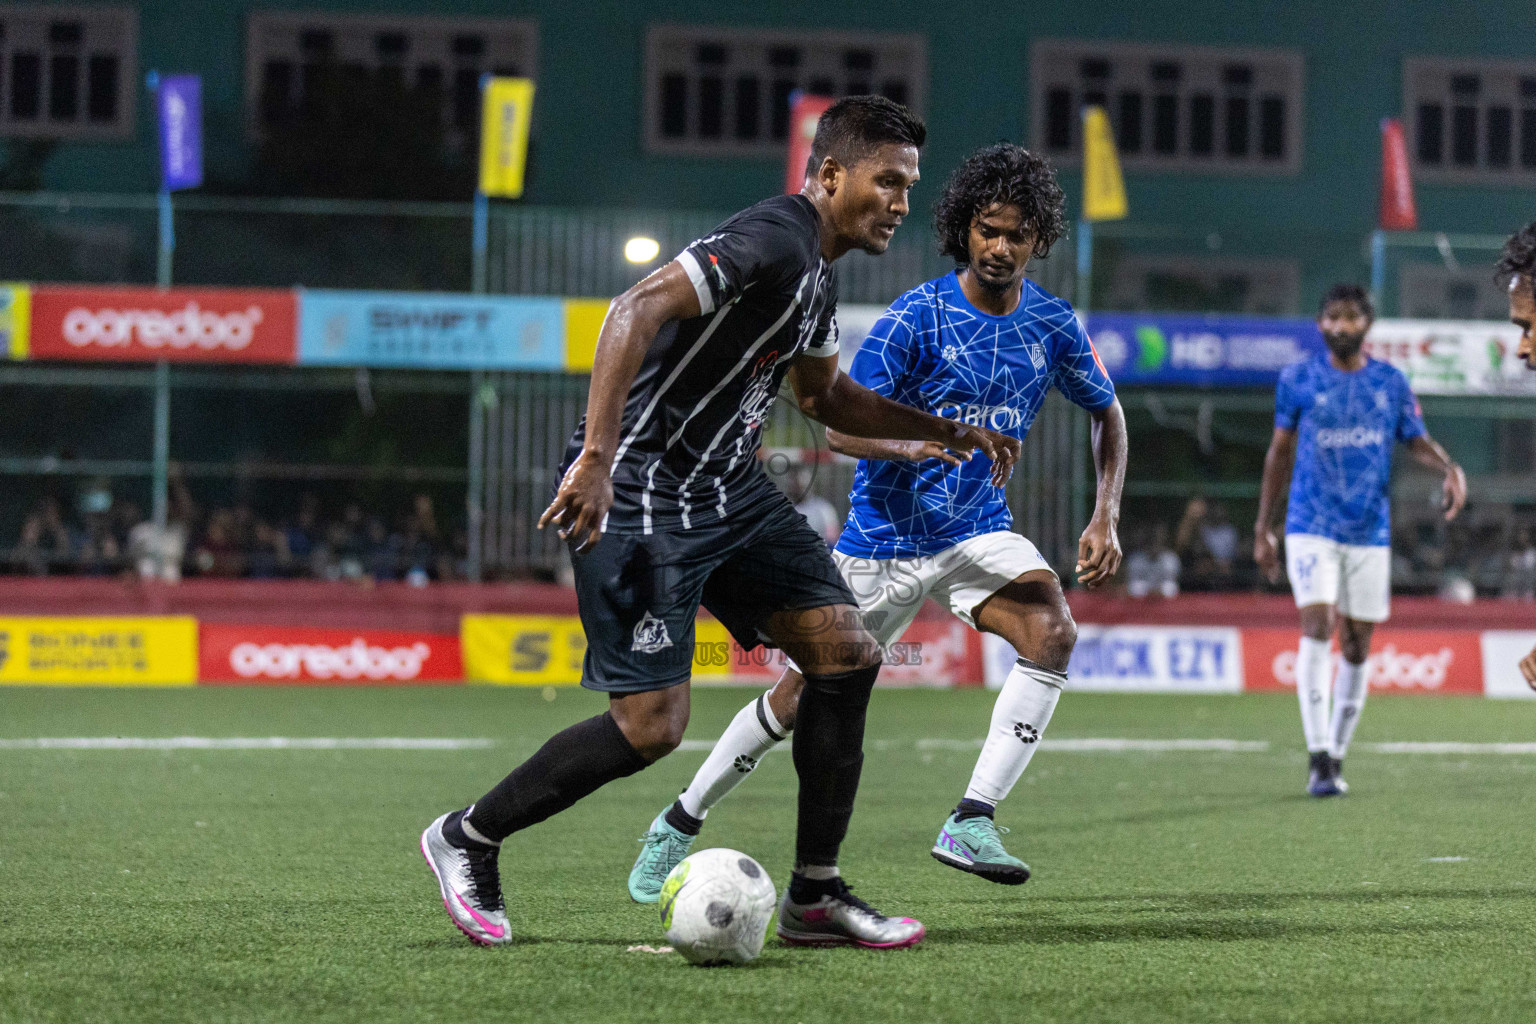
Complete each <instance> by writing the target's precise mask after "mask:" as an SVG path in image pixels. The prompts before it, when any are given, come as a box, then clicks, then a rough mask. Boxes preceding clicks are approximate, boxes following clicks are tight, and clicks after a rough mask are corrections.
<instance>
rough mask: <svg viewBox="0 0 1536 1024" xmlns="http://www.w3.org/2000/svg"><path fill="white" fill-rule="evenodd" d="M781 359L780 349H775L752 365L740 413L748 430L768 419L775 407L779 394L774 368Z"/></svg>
mask: <svg viewBox="0 0 1536 1024" xmlns="http://www.w3.org/2000/svg"><path fill="white" fill-rule="evenodd" d="M778 361H779V353H778V350H777V349H775V350H774V351H772V352H769V353H768V354H767V355H765V356H763V357H762V358H761V359H759V360H758V361H757V364H756V365H755V366H753V367H752V376H751V378H750V379H748V381H747V388H746V390H745V391H744V392H743V393H742V396H741V408H740V410H739V415H740V416H741V421H742V422H743V423H745V424H746V425H747V429H748V430H753V429H756V428H757V427H760V426H762V425H763V422H764V421H765V420H767V419H768V411H769V410H770V409H772V408H773V403H774V401H775V400H776V399H777V398H778V397H779V394H778V392H777V391H776V390H774V387H773V368H774V366H775V365H777V363H778Z"/></svg>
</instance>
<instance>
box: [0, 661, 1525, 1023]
mask: <svg viewBox="0 0 1536 1024" xmlns="http://www.w3.org/2000/svg"><path fill="white" fill-rule="evenodd" d="M749 693H750V691H746V690H728V689H705V690H700V691H697V693H696V697H695V714H694V720H693V724H692V725H691V726H690V729H689V737H690V738H695V739H709V738H713V737H715V736H718V735H719V733H720V731H721V729H722V728H723V727H724V725H725V723H726V722H727V721H729V719H730V717H731V715H732V714H733V713H734V712H735V711H736V710H737V708H739V707H740V706H741V705H742V703H744V702H745V700H746V699H748V696H749ZM990 706H991V695H990V694H987V693H983V692H974V691H972V692H967V691H951V692H927V691H882V692H880V693H878V694H877V695H876V699H875V703H874V706H873V709H872V712H871V718H870V726H869V737H870V741H871V742H870V743H869V750H868V756H867V758H866V761H865V767H864V785H863V789H862V792H861V794H860V798H859V805H858V809H857V813H856V814H855V817H854V822H853V828H852V832H851V835H850V837H849V840H848V843H847V844H846V846H845V847H844V858H843V860H844V868H845V874H846V875H847V877H848V878H849V879H850V881H851V882H852V883H853V884H854V886H855V889H856V891H857V892H858V893H859V894H860V895H861V896H864V897H865V898H866V899H868V900H869V901H870V902H872V903H873V904H875V905H876V906H877V907H880V908H882V909H883V910H885V911H886V912H888V913H889V912H899V913H903V914H911V915H913V916H916V917H919V918H921V919H922V920H923V921H924V922H925V923H926V924H927V926H928V939H927V941H926V942H925V943H924V944H923V945H922V946H921V947H919V948H917V949H914V950H905V951H895V952H873V951H863V950H851V949H844V950H804V949H789V948H786V947H784V946H782V945H781V944H779V943H778V942H777V940H775V939H774V938H772V936H770V937H769V940H768V943H767V946H766V948H765V949H764V952H763V955H762V956H761V957H760V958H759V959H758V960H757V961H756V962H754V963H753V964H751V965H749V966H747V967H744V968H718V969H711V970H701V969H698V968H694V967H691V966H689V965H688V964H687V963H685V962H684V961H683V960H682V959H681V958H680V957H678V956H676V955H664V956H658V955H652V954H648V953H644V952H629V951H627V950H628V947H630V946H632V945H638V944H651V945H660V944H661V943H662V936H661V933H660V928H659V925H658V923H657V916H656V911H655V909H654V908H653V907H641V906H636V905H634V904H632V903H630V902H629V900H628V898H627V896H626V894H625V889H624V882H625V876H626V874H627V872H628V869H629V866H630V863H631V861H632V859H633V856H634V853H635V851H636V849H637V845H636V842H635V840H636V838H637V837H638V836H639V835H640V834H641V833H642V832H644V831H645V829H646V826H647V824H648V823H649V821H650V819H651V817H652V816H653V815H654V814H655V813H656V811H657V810H658V809H660V808H661V807H663V806H665V805H666V804H667V803H668V802H669V801H670V800H671V799H672V798H673V797H674V796H675V795H676V793H677V792H678V791H679V789H681V788H682V786H683V785H684V784H685V783H686V781H687V779H688V777H689V776H690V775H691V773H692V772H693V771H694V769H695V768H697V767H698V765H699V764H700V762H701V760H702V758H703V756H704V755H703V753H702V752H699V751H681V752H679V753H677V754H674V755H673V756H672V757H670V758H668V759H667V760H666V761H664V762H662V763H661V764H659V765H657V766H656V767H654V768H652V769H650V770H648V771H646V772H644V773H642V774H640V775H638V776H635V777H633V778H630V779H626V780H623V781H620V782H618V783H615V784H614V785H612V786H609V787H607V788H606V789H604V790H602V791H599V792H598V793H597V794H596V795H595V796H593V797H591V798H589V799H588V800H586V801H584V802H583V803H581V804H579V805H578V806H577V807H576V808H574V809H573V810H571V811H569V812H567V813H566V814H564V815H561V816H560V817H558V818H556V819H554V820H552V821H550V822H546V823H545V824H543V825H541V826H538V827H536V828H534V829H531V830H529V831H527V832H525V833H522V834H520V835H518V836H514V837H513V838H512V839H510V840H509V841H508V842H507V844H506V846H505V847H504V849H503V853H502V857H501V862H502V873H503V878H504V881H505V885H506V889H507V901H508V905H509V911H510V913H511V916H512V924H513V928H514V931H515V933H516V935H517V941H516V942H515V943H514V944H512V945H511V946H508V947H503V948H499V949H494V950H487V949H480V948H476V947H473V946H471V945H470V944H469V943H468V942H467V941H466V940H465V939H464V938H463V937H462V936H461V935H460V934H459V933H458V932H457V931H455V930H454V929H453V927H452V926H451V925H450V924H449V921H448V918H447V916H446V914H445V913H444V912H443V910H442V906H441V904H440V902H439V900H438V894H437V890H436V886H435V883H434V882H433V879H432V877H431V875H430V873H429V872H428V870H427V868H426V866H425V865H424V864H423V863H422V860H421V856H420V853H419V852H418V850H417V836H418V834H419V832H420V831H421V829H422V827H423V826H425V825H426V824H427V822H429V821H430V820H431V819H432V818H433V817H435V816H436V815H437V814H439V813H441V812H443V811H445V810H448V809H451V808H454V807H458V806H462V805H464V804H465V803H467V802H468V801H469V800H471V799H473V798H474V797H476V796H478V795H479V794H480V793H481V792H483V791H484V790H485V789H486V788H487V787H489V785H490V784H491V783H493V782H494V781H496V780H497V779H499V778H500V777H501V776H502V775H503V774H504V773H505V772H506V771H507V770H509V769H510V768H511V767H513V766H514V765H515V764H516V763H517V762H518V761H519V760H520V759H522V758H523V757H525V756H526V755H527V754H529V753H530V752H531V751H532V750H534V749H535V748H536V746H537V745H538V744H539V743H540V742H542V741H543V739H544V738H546V737H547V736H548V735H549V734H550V733H552V732H553V731H555V730H557V729H558V728H561V727H563V726H564V725H567V724H569V723H570V722H573V721H575V720H577V719H578V718H581V717H585V716H587V715H591V714H595V713H597V712H598V711H599V710H600V709H601V707H602V702H601V700H600V699H599V698H597V697H596V696H594V695H592V694H588V693H584V692H579V691H573V690H561V691H559V692H558V693H556V692H555V691H545V692H543V693H541V692H539V691H523V690H510V689H494V688H448V689H426V688H423V689H398V690H397V689H375V690H366V689H217V688H208V689H196V690H187V691H143V690H139V691H111V690H87V689H81V690H68V689H64V690H47V689H4V690H0V737H43V736H52V737H59V736H107V735H121V736H180V735H192V736H340V737H378V736H402V737H431V736H436V737H488V738H491V739H493V740H495V741H496V742H495V745H494V746H492V747H490V748H487V749H474V750H455V751H374V750H350V751H303V750H260V751H234V750H191V751H172V752H162V751H145V750H86V751H70V750H29V749H0V1021H6V1022H10V1021H84V1020H99V1021H113V1022H135V1021H198V1022H205V1021H235V1020H239V1021H244V1020H259V1021H281V1022H285V1024H292V1022H300V1021H373V1020H379V1021H429V1020H441V1021H469V1020H473V1021H525V1020H527V1021H534V1020H550V1021H560V1022H562V1024H583V1022H587V1021H599V1022H603V1024H618V1022H624V1021H655V1022H658V1024H676V1022H693V1021H722V1022H726V1021H757V1020H762V1021H773V1022H794V1021H837V1022H840V1024H855V1022H863V1021H893V1022H894V1021H926V1020H933V1021H940V1020H942V1021H945V1022H946V1024H966V1022H970V1021H980V1020H987V1021H991V1020H997V1021H1033V1020H1040V1021H1046V1020H1050V1021H1114V1022H1139V1021H1200V1022H1206V1021H1292V1020H1294V1021H1318V1022H1326V1024H1355V1022H1362V1021H1382V1022H1388V1021H1390V1022H1405V1021H1435V1022H1437V1024H1441V1022H1447V1021H1453V1022H1465V1021H1484V1020H1486V1021H1525V1020H1533V1019H1536V877H1533V867H1536V838H1533V837H1536V755H1529V754H1526V755H1512V756H1511V755H1495V754H1481V753H1479V754H1455V755H1428V756H1426V755H1408V754H1389V753H1378V752H1372V751H1370V750H1368V749H1365V748H1364V747H1363V745H1365V744H1371V743H1375V742H1381V741H1386V740H1394V741H1396V740H1419V741H1423V740H1436V741H1443V740H1461V741H1469V742H1488V741H1529V740H1532V739H1536V704H1511V703H1497V702H1488V701H1482V700H1466V699H1453V698H1407V697H1405V698H1387V699H1377V700H1375V701H1373V702H1372V704H1371V705H1370V706H1369V707H1368V708H1367V709H1366V713H1365V718H1364V722H1363V724H1362V726H1361V729H1360V735H1359V736H1358V737H1357V744H1358V745H1362V747H1361V749H1359V750H1358V751H1357V752H1356V753H1355V754H1353V755H1352V756H1351V757H1350V759H1349V763H1348V765H1347V769H1348V770H1347V773H1346V774H1347V777H1348V779H1349V782H1350V783H1351V785H1352V786H1353V790H1354V791H1353V793H1352V794H1351V795H1350V796H1349V797H1347V798H1346V799H1343V800H1337V801H1331V802H1317V801H1312V800H1308V799H1307V798H1306V797H1304V796H1303V795H1302V787H1303V783H1304V778H1305V757H1304V753H1303V752H1302V751H1301V750H1300V749H1299V742H1298V740H1299V734H1300V727H1299V723H1298V721H1297V717H1298V716H1297V714H1296V710H1295V702H1294V698H1291V697H1287V696H1284V695H1274V696H1266V695H1247V696H1241V697H1161V696H1121V695H1090V694H1072V693H1069V694H1068V695H1067V696H1066V697H1065V699H1064V700H1063V701H1062V704H1061V707H1060V709H1059V710H1058V712H1057V715H1056V718H1055V720H1054V721H1053V722H1052V724H1051V729H1050V732H1049V734H1048V737H1047V738H1048V739H1051V738H1063V737H1101V736H1102V737H1146V738H1212V737H1219V738H1227V739H1237V740H1260V741H1268V743H1269V744H1270V747H1269V749H1268V750H1267V751H1264V752H1241V753H1216V752H1206V751H1200V752H1179V753H1075V752H1067V751H1061V750H1056V751H1053V750H1050V749H1048V748H1047V749H1044V750H1042V751H1041V752H1040V754H1039V755H1038V756H1037V757H1036V758H1035V761H1034V763H1033V765H1032V766H1031V768H1030V770H1029V772H1028V773H1027V775H1026V776H1025V779H1024V781H1023V782H1022V783H1021V784H1020V785H1019V786H1018V788H1017V789H1016V790H1015V792H1014V794H1013V796H1012V797H1011V798H1010V799H1009V800H1008V801H1007V803H1005V804H1004V805H1003V808H1002V810H1001V812H1000V814H999V822H1000V823H1001V824H1004V825H1007V826H1010V827H1011V828H1012V829H1013V833H1012V835H1011V836H1009V837H1008V842H1009V844H1010V846H1011V848H1013V849H1014V850H1015V852H1017V853H1019V854H1020V855H1022V856H1023V857H1024V858H1025V859H1026V860H1028V861H1029V862H1030V863H1031V864H1032V866H1033V867H1034V870H1035V878H1034V879H1033V880H1031V881H1030V882H1029V883H1028V884H1027V885H1024V886H1022V887H1003V886H995V885H991V884H989V883H986V882H984V881H981V880H980V879H977V878H973V877H971V876H969V875H964V874H961V873H958V872H956V871H954V870H952V869H949V868H945V867H942V866H940V865H939V864H937V863H936V862H935V861H933V860H932V859H931V858H930V857H929V855H928V850H929V848H930V846H931V845H932V843H933V840H934V836H935V835H936V833H937V831H938V828H939V825H940V824H941V823H942V822H943V820H944V817H945V815H946V813H947V812H948V811H949V809H950V808H951V807H952V806H953V804H954V803H955V801H956V800H957V799H958V798H959V796H960V795H961V792H962V790H963V788H964V784H965V780H966V778H967V777H968V775H969V773H970V769H971V764H972V762H973V760H974V757H975V751H974V750H970V749H956V748H957V747H958V746H960V745H958V744H954V743H950V744H948V745H947V746H946V745H945V744H943V743H940V744H933V743H926V744H925V743H921V742H920V741H922V740H941V741H943V740H949V741H955V740H969V739H973V738H975V737H977V736H979V735H981V733H982V731H983V730H984V728H985V723H986V721H987V717H988V713H989V710H990ZM794 792H795V780H794V771H793V766H792V764H791V762H790V758H789V757H788V755H787V754H773V755H770V756H769V757H768V758H766V760H765V763H764V765H763V767H762V768H761V769H760V770H759V771H758V773H757V775H756V776H755V777H754V778H752V779H750V780H748V781H747V783H746V784H745V785H744V786H743V787H742V788H741V789H740V790H738V791H737V793H736V794H734V795H733V796H732V797H731V798H730V799H729V800H728V801H727V802H726V803H724V804H723V805H721V807H720V808H719V809H718V810H717V811H716V812H715V813H714V814H713V815H712V816H711V818H710V821H709V824H708V826H707V827H706V830H705V833H704V837H703V839H702V841H701V843H700V844H699V845H700V848H703V847H705V846H714V845H723V846H731V847H735V848H738V849H741V850H745V851H747V852H748V853H750V854H752V855H753V856H755V857H756V858H758V859H759V860H760V861H762V862H763V863H764V864H765V865H766V866H767V867H768V868H769V870H770V871H771V872H772V873H773V874H774V876H775V878H776V880H777V881H778V883H779V885H780V886H781V887H782V885H783V884H784V882H785V880H786V878H787V872H788V869H789V866H790V859H791V854H792V849H793V832H794V818H793V815H794ZM1452 857H1457V858H1465V859H1464V860H1451V861H1445V860H1439V861H1437V860H1431V858H1452Z"/></svg>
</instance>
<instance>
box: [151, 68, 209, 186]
mask: <svg viewBox="0 0 1536 1024" xmlns="http://www.w3.org/2000/svg"><path fill="white" fill-rule="evenodd" d="M155 107H156V108H157V110H158V112H159V115H160V187H161V188H162V189H163V190H164V191H166V192H175V191H177V190H179V189H184V188H196V187H197V186H199V185H201V184H202V183H203V80H202V77H201V76H199V75H165V76H163V77H161V78H160V80H159V83H158V87H157V88H156V89H155Z"/></svg>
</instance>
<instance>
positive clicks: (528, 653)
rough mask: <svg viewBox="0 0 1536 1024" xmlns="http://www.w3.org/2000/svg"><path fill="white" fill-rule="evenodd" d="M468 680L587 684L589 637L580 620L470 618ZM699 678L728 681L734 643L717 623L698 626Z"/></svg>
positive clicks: (464, 636) (465, 633) (465, 642)
mask: <svg viewBox="0 0 1536 1024" xmlns="http://www.w3.org/2000/svg"><path fill="white" fill-rule="evenodd" d="M459 623H460V625H459V639H460V644H461V646H462V647H463V650H464V677H465V678H466V679H468V680H469V681H470V682H472V683H498V684H501V685H506V686H573V685H576V684H578V683H580V682H581V661H582V657H583V656H584V655H585V654H586V653H587V635H586V634H585V633H583V632H582V629H581V620H580V619H578V618H577V617H576V616H574V615H466V616H464V617H463V618H462V619H460V620H459ZM693 671H694V675H695V676H696V677H710V676H726V675H729V671H730V643H729V638H728V635H727V633H726V630H725V627H724V626H723V625H721V624H720V623H719V622H717V621H715V620H714V619H703V618H701V619H699V620H698V622H697V623H696V624H695V626H694V654H693Z"/></svg>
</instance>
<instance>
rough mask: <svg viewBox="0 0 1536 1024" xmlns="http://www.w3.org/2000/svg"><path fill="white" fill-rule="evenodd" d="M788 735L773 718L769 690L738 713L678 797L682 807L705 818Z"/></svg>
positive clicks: (697, 816) (696, 816) (786, 730)
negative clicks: (769, 704)
mask: <svg viewBox="0 0 1536 1024" xmlns="http://www.w3.org/2000/svg"><path fill="white" fill-rule="evenodd" d="M788 735H789V730H788V729H786V728H784V727H783V726H782V725H780V724H779V721H778V719H776V718H774V717H773V708H771V707H769V706H768V695H767V694H766V693H765V694H763V695H762V696H761V697H759V698H757V699H756V700H754V701H753V702H752V703H751V704H748V705H747V706H746V707H744V708H742V709H741V710H740V711H738V712H736V717H735V718H733V719H731V724H730V725H728V726H726V727H725V733H724V735H722V736H721V737H720V740H719V742H717V743H716V744H715V748H714V749H713V750H711V751H710V752H709V756H708V757H706V758H705V759H704V764H703V765H701V766H700V768H699V770H698V772H697V773H696V774H695V775H694V776H693V781H692V782H690V783H688V788H687V789H685V790H683V795H682V796H680V797H678V800H680V801H681V802H682V805H683V810H685V811H687V812H688V813H689V814H691V815H693V816H694V817H695V818H702V817H704V816H705V815H706V814H708V813H709V809H710V808H711V807H713V806H715V804H717V803H719V802H720V801H721V799H722V798H723V797H724V796H725V794H727V793H729V792H730V791H731V790H733V789H735V788H736V787H737V786H739V785H740V784H741V781H742V780H743V779H745V778H746V777H747V776H748V775H750V774H752V769H754V768H756V767H757V762H758V761H760V760H762V757H763V755H764V754H766V753H768V751H770V750H772V749H773V748H774V747H776V746H778V745H779V744H780V743H782V742H784V738H785V737H786V736H788Z"/></svg>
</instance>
